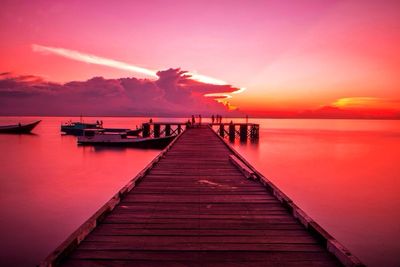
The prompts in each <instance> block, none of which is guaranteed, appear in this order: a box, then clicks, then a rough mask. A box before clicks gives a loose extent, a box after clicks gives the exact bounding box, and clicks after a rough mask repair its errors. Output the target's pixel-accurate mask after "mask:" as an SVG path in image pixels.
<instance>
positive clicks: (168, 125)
mask: <svg viewBox="0 0 400 267" xmlns="http://www.w3.org/2000/svg"><path fill="white" fill-rule="evenodd" d="M170 135H171V124H166V125H165V136H170Z"/></svg>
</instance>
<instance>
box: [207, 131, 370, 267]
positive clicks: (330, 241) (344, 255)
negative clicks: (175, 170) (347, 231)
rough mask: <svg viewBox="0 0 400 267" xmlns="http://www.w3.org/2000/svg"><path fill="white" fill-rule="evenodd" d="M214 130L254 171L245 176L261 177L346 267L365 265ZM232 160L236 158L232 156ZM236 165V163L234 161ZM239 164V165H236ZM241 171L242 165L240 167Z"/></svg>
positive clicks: (289, 209)
mask: <svg viewBox="0 0 400 267" xmlns="http://www.w3.org/2000/svg"><path fill="white" fill-rule="evenodd" d="M209 127H210V129H211V130H212V132H213V133H214V134H215V135H216V136H218V138H220V139H221V140H222V141H223V143H224V144H225V146H226V147H227V148H228V149H229V150H230V151H231V152H232V154H233V155H234V156H235V157H236V158H238V159H239V160H240V161H241V162H242V163H243V164H244V165H245V166H246V167H247V168H248V170H250V171H251V172H252V173H247V172H248V170H246V171H245V173H244V174H245V176H246V177H247V176H250V177H251V178H256V179H259V180H260V182H261V183H262V184H263V185H264V186H265V188H266V189H267V190H268V191H270V192H271V193H272V194H273V195H274V196H275V197H276V198H277V199H278V200H279V201H280V202H281V203H282V204H283V206H284V207H285V208H286V209H287V210H288V211H289V212H290V213H291V214H292V215H293V216H294V217H295V218H296V219H298V220H299V221H300V222H301V224H302V225H303V226H304V227H305V228H306V230H308V231H309V232H310V233H311V234H312V235H314V236H315V237H316V238H317V239H318V240H319V241H320V242H321V243H322V244H323V245H324V246H325V247H326V249H327V250H328V251H329V252H330V253H331V254H333V255H334V256H335V257H336V258H337V259H338V260H339V261H340V262H341V263H342V264H343V265H344V266H346V267H365V264H363V263H362V262H361V261H360V260H359V259H358V258H357V257H356V256H355V255H353V254H352V253H351V252H350V251H349V250H348V249H347V248H346V247H344V246H343V245H342V244H341V243H340V242H339V241H337V240H336V239H335V238H334V237H333V236H331V235H330V234H329V233H328V232H327V231H326V230H325V229H323V228H322V227H321V226H320V225H319V224H318V223H317V222H315V221H314V220H313V219H312V218H311V217H310V216H308V215H307V214H306V213H305V212H304V211H303V210H302V209H301V208H299V207H298V206H297V205H296V204H295V203H294V202H293V201H292V200H291V199H290V198H289V197H288V196H287V195H286V194H284V193H283V192H282V191H281V190H280V189H279V188H278V187H277V186H276V185H274V184H273V183H272V182H271V181H270V180H269V179H268V178H266V177H265V176H264V175H263V174H262V173H260V172H259V171H257V169H256V168H254V167H253V166H252V165H251V164H250V163H249V162H248V161H247V160H246V159H245V158H244V157H243V156H242V155H240V154H239V152H237V151H236V150H235V149H234V148H233V147H232V146H231V145H230V144H229V143H228V142H227V140H225V139H224V138H223V137H221V136H219V135H218V133H216V132H215V131H214V130H213V129H212V126H209ZM231 160H234V159H232V158H231ZM233 164H234V165H236V164H235V163H233ZM236 166H237V165H236ZM238 168H239V169H240V170H241V171H243V170H242V169H241V167H238Z"/></svg>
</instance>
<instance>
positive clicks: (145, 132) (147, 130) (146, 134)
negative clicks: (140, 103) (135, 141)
mask: <svg viewBox="0 0 400 267" xmlns="http://www.w3.org/2000/svg"><path fill="white" fill-rule="evenodd" d="M142 127H143V137H149V136H150V124H149V123H143V125H142Z"/></svg>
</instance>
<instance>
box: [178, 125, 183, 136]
mask: <svg viewBox="0 0 400 267" xmlns="http://www.w3.org/2000/svg"><path fill="white" fill-rule="evenodd" d="M181 132H182V125H180V124H178V134H180V133H181Z"/></svg>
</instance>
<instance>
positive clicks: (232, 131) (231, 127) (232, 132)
mask: <svg viewBox="0 0 400 267" xmlns="http://www.w3.org/2000/svg"><path fill="white" fill-rule="evenodd" d="M229 140H230V141H234V140H235V124H233V123H231V124H229Z"/></svg>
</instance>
